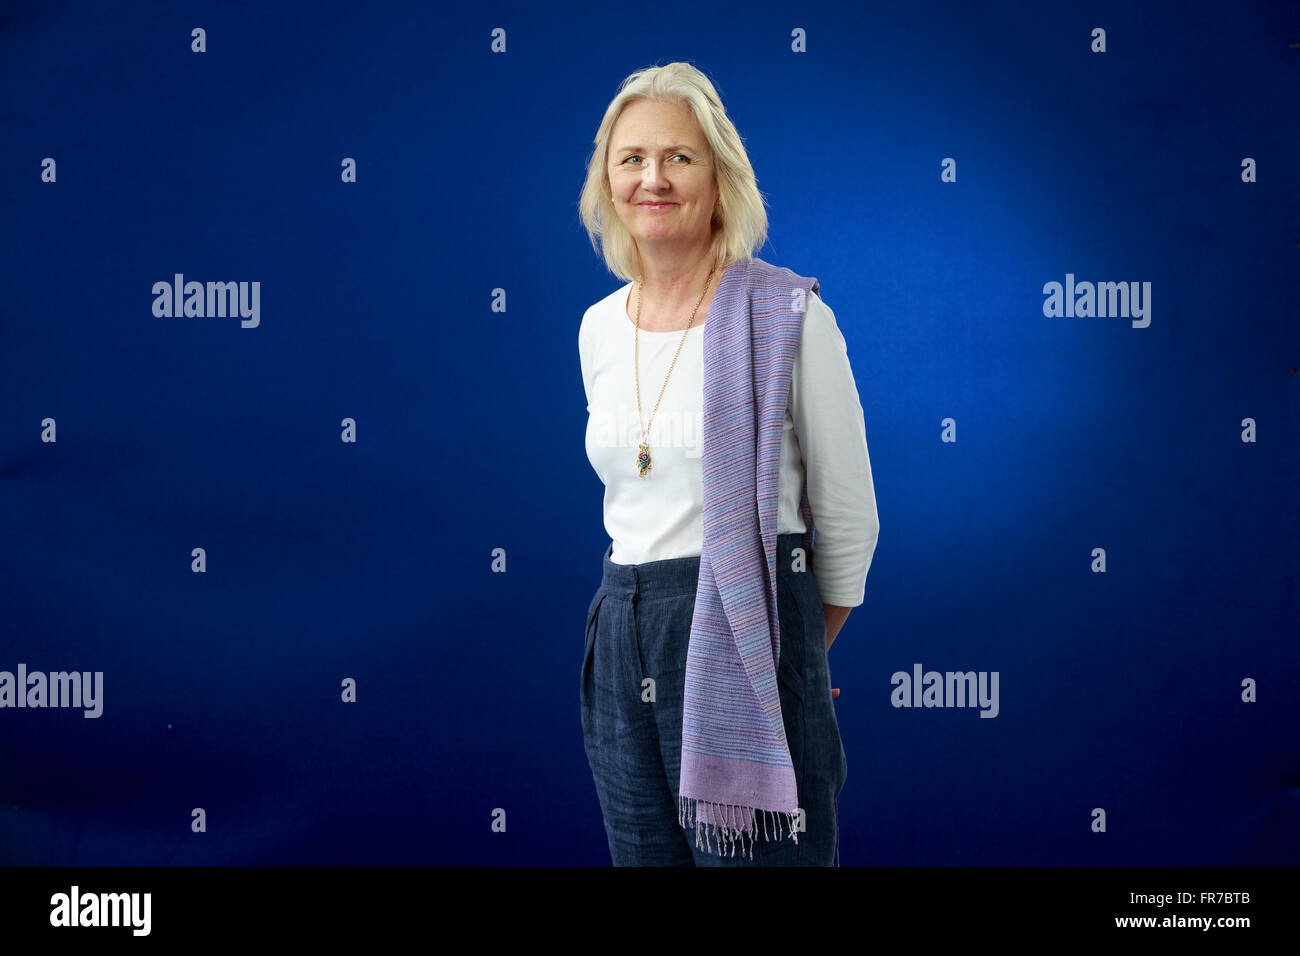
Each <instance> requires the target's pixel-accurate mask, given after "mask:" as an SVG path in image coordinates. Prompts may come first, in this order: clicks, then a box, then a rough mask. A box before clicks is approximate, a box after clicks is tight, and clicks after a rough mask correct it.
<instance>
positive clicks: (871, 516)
mask: <svg viewBox="0 0 1300 956" xmlns="http://www.w3.org/2000/svg"><path fill="white" fill-rule="evenodd" d="M790 415H791V417H792V418H793V420H794V431H795V435H796V437H797V438H798V440H799V450H800V453H801V454H802V457H803V463H804V471H805V476H806V481H807V487H808V503H809V505H811V506H812V512H813V521H814V523H815V525H816V528H817V539H816V542H815V544H814V546H813V553H814V556H815V557H814V562H815V567H816V573H817V587H818V590H819V591H820V592H821V599H822V602H823V603H825V604H833V605H838V606H840V607H857V606H858V605H860V604H862V602H863V598H864V596H865V594H866V582H867V571H868V570H869V569H870V567H871V558H872V556H873V555H874V554H875V550H876V540H877V538H878V536H879V534H880V520H879V516H878V514H877V512H876V492H875V486H874V484H873V483H872V480H871V459H870V456H869V455H868V453H867V434H866V422H865V420H864V417H863V414H862V403H861V401H860V400H859V398H858V388H857V383H856V382H855V381H854V379H853V370H852V368H851V367H850V366H849V356H848V346H847V344H846V343H845V341H844V336H843V334H841V332H840V330H839V326H838V325H837V324H836V322H835V313H833V312H832V311H831V309H830V307H829V306H827V305H826V304H825V303H824V302H822V300H821V297H820V296H818V295H817V294H816V293H811V294H810V295H809V296H808V300H807V307H806V311H805V313H804V320H803V333H802V335H801V336H800V339H799V351H798V353H797V354H796V356H795V363H794V373H793V375H792V377H791V380H790Z"/></svg>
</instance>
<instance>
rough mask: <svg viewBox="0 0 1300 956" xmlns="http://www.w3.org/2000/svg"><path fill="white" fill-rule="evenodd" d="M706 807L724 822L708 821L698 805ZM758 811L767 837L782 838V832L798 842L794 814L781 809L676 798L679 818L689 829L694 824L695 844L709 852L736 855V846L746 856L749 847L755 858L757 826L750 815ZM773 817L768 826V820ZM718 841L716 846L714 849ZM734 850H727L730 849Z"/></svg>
mask: <svg viewBox="0 0 1300 956" xmlns="http://www.w3.org/2000/svg"><path fill="white" fill-rule="evenodd" d="M701 806H704V807H706V808H707V809H708V810H709V811H710V813H711V815H712V816H713V817H714V818H715V819H721V820H722V821H723V823H722V824H716V823H705V822H703V821H702V820H700V818H699V808H700V807H701ZM751 813H753V814H757V815H758V816H759V817H760V818H761V819H762V821H763V839H764V840H765V841H770V840H779V839H781V838H782V836H783V835H784V836H789V837H790V839H791V840H793V841H794V842H795V843H798V842H799V834H798V833H796V832H795V829H794V825H795V815H794V813H793V812H791V813H782V812H781V811H779V810H759V809H757V808H756V807H742V806H736V805H734V804H727V803H709V802H708V801H706V800H696V799H694V798H692V797H678V798H677V822H678V823H679V824H681V825H682V826H683V827H684V828H686V829H690V828H691V827H692V826H694V827H695V845H696V847H698V848H701V849H703V850H705V851H706V852H708V853H714V852H716V853H718V854H719V855H720V856H733V857H734V856H735V855H736V847H737V846H739V847H740V855H741V856H742V857H743V856H745V855H746V850H748V856H749V858H750V859H751V860H752V859H753V858H754V840H755V839H756V838H757V836H758V833H757V830H758V826H757V824H754V823H753V822H752V821H751V820H750V819H749V817H750V814H751ZM769 818H770V820H771V828H770V830H769V827H768V822H769ZM782 818H784V821H785V825H786V831H785V833H784V834H782V832H781V822H782ZM715 845H716V850H715V848H714V847H715ZM728 848H730V850H731V852H730V853H729V854H728V853H727V850H728Z"/></svg>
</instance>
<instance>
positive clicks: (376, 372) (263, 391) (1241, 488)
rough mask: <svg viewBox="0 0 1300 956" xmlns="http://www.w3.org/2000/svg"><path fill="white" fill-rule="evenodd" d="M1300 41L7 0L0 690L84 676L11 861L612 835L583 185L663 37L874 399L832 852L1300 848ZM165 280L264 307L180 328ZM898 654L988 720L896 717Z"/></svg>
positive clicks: (931, 857) (0, 750)
mask: <svg viewBox="0 0 1300 956" xmlns="http://www.w3.org/2000/svg"><path fill="white" fill-rule="evenodd" d="M195 30H201V31H202V33H201V35H198V37H197V39H196V35H195V33H194V31H195ZM494 31H504V32H503V33H499V32H494ZM1099 31H1101V32H1099ZM494 38H495V43H496V46H497V49H495V50H494ZM502 40H504V49H500V46H501V43H502ZM200 41H201V42H200ZM801 42H802V43H804V44H806V49H801V48H800V43H801ZM1298 44H1300V9H1298V7H1297V5H1296V4H1292V3H1276V4H1270V3H1263V2H1257V3H1226V2H1225V3H1221V4H1194V5H1188V4H1181V3H1172V2H1165V3H1149V4H1143V5H1141V6H1140V8H1139V6H1138V5H1134V4H1130V3H1120V2H1114V3H1092V4H1046V5H1042V4H1039V5H1031V4H1008V3H975V2H971V0H963V2H941V3H928V4H923V5H915V4H901V5H900V4H870V5H849V4H844V5H841V4H837V3H830V4H817V3H812V4H804V5H800V6H799V7H798V8H797V9H796V8H792V7H791V6H790V5H789V4H784V3H773V2H750V3H744V4H741V3H735V4H731V5H727V6H716V5H710V4H700V5H696V6H692V7H690V8H689V9H688V10H686V9H674V10H672V11H666V10H659V9H656V8H652V7H646V6H644V5H641V6H628V7H620V6H618V5H608V4H593V5H591V6H589V7H588V8H586V9H585V10H578V9H576V8H574V7H572V6H569V7H566V12H565V13H564V14H563V15H561V14H558V13H556V12H554V11H552V10H550V9H548V7H547V5H544V4H536V3H508V4H506V3H500V4H492V3H484V4H474V5H470V6H465V7H456V8H452V9H448V10H442V9H435V8H433V6H432V5H429V4H425V3H409V4H406V5H404V6H401V7H399V6H397V5H391V4H375V5H361V6H357V5H355V4H338V5H334V4H330V3H319V2H317V3H311V4H287V3H284V4H260V3H233V2H232V3H132V4H126V5H118V4H111V5H96V4H70V3H60V2H44V3H32V4H8V5H6V6H5V8H4V12H3V19H2V20H0V81H2V82H0V97H2V102H0V130H2V134H0V135H2V138H3V144H4V148H3V150H0V163H2V164H3V166H2V168H0V190H2V191H3V221H4V229H3V242H4V248H3V259H4V263H5V267H6V268H5V273H6V281H5V283H4V285H5V292H6V294H5V297H4V302H3V307H2V309H0V323H2V324H0V335H2V340H0V389H2V393H3V397H4V405H3V409H2V411H0V428H2V429H3V431H2V434H0V480H2V483H0V531H2V532H3V537H2V539H0V540H3V551H2V552H0V561H2V564H0V574H2V577H0V602H2V603H0V671H4V672H7V673H9V674H11V675H13V676H12V678H11V683H10V685H9V686H10V689H11V690H12V691H15V694H16V693H17V692H18V691H20V690H27V692H28V693H30V692H31V691H30V686H31V685H26V686H25V687H23V688H18V687H16V684H17V679H18V678H17V674H18V668H19V666H20V665H21V666H22V667H23V668H25V670H26V671H27V672H28V673H29V674H30V673H31V672H42V673H51V672H56V671H77V672H89V673H92V674H93V673H95V672H99V673H102V684H101V685H100V687H101V690H102V693H101V696H100V698H99V701H98V706H99V707H100V708H101V713H100V716H98V717H96V718H91V719H87V718H86V717H84V716H83V713H84V711H85V708H84V706H83V707H82V708H81V709H78V708H74V707H64V708H54V707H39V708H38V707H32V708H27V707H24V708H17V707H3V708H0V861H3V862H5V863H11V864H70V865H82V864H86V865H89V864H156V863H163V864H177V865H190V864H213V863H215V864H243V863H255V864H268V863H275V864H280V863H301V864H332V863H349V864H351V863H358V864H360V863H365V864H398V863H401V864H420V863H444V864H479V863H486V864H534V863H540V864H606V863H608V861H609V856H608V850H607V848H606V844H605V836H604V832H603V829H602V826H601V821H600V811H599V805H598V803H597V800H596V794H595V789H594V786H593V783H592V780H591V775H590V770H589V768H588V765H587V762H586V757H585V754H584V751H583V744H582V734H581V727H580V723H579V715H578V677H579V668H580V665H581V656H582V646H583V637H584V635H583V618H584V612H585V610H586V608H587V605H588V602H589V600H590V598H591V595H592V593H593V592H594V590H595V589H596V586H597V585H598V583H599V578H600V558H601V554H602V552H603V550H604V547H605V545H606V544H607V543H608V539H607V538H606V536H605V533H604V529H603V525H602V520H601V494H602V486H601V484H600V482H599V480H598V479H597V478H596V476H595V474H594V472H593V471H592V469H591V467H590V464H589V463H588V461H587V459H586V455H585V451H584V446H583V435H584V430H585V427H586V420H585V407H584V404H585V403H584V396H583V389H582V380H581V376H580V372H579V364H578V353H577V331H578V326H579V322H580V320H581V318H582V314H583V311H584V310H585V309H586V308H587V306H589V305H590V304H592V303H593V302H595V301H597V300H598V299H600V298H603V297H604V296H605V295H607V294H608V293H609V292H611V291H613V289H614V288H616V287H617V286H618V285H621V284H622V283H621V280H618V279H615V278H614V277H612V276H611V275H610V274H609V273H608V272H607V271H606V270H605V268H604V265H603V262H602V261H600V259H599V258H598V257H597V256H595V255H594V254H593V252H592V249H591V247H590V244H589V242H588V240H587V237H586V235H585V233H584V232H583V231H582V229H581V227H580V224H579V222H578V217H577V196H578V191H579V188H580V186H581V183H582V177H583V171H584V164H585V162H586V160H587V158H588V156H589V154H590V152H591V147H592V144H591V139H592V136H593V134H594V133H595V130H596V127H597V125H598V123H599V121H600V117H601V115H602V113H603V111H604V109H605V107H606V105H607V103H608V102H609V100H610V99H611V98H612V97H613V95H614V93H615V92H616V89H617V86H618V84H619V82H620V81H621V80H622V79H623V78H624V77H625V76H626V75H627V74H628V73H631V72H632V71H634V70H636V69H639V68H641V67H644V66H648V65H651V64H654V63H666V62H669V61H671V60H688V61H690V62H693V63H694V64H696V65H697V66H699V67H700V68H701V69H703V70H704V71H705V72H706V73H707V74H708V75H709V76H710V77H711V78H712V79H713V80H714V82H715V84H716V86H717V88H718V90H719V93H720V94H721V96H722V98H723V102H724V103H725V104H726V106H727V108H728V111H729V112H730V114H731V116H732V117H733V119H734V120H735V122H736V124H737V126H738V128H739V129H740V131H741V133H742V135H743V136H744V137H745V140H746V145H747V148H748V150H749V152H750V157H751V160H752V162H753V165H754V168H755V170H756V172H757V174H758V177H759V187H760V188H761V189H762V190H763V191H764V193H765V195H766V196H767V198H768V201H769V204H770V215H771V232H770V236H769V243H768V244H767V245H766V246H765V247H764V248H763V249H762V250H760V251H759V252H758V255H759V256H760V257H761V258H763V259H766V260H767V261H769V262H772V263H774V264H777V265H783V266H787V267H789V268H791V269H794V270H795V271H797V272H799V273H800V274H803V275H809V276H815V277H817V278H818V280H819V281H820V282H821V287H822V292H823V296H824V298H825V301H826V302H827V303H828V304H829V305H830V306H831V308H832V309H834V310H835V314H836V316H837V319H838V322H839V325H840V328H841V330H842V331H843V333H844V336H845V339H846V341H847V343H848V347H849V355H850V359H851V361H852V364H853V369H854V373H855V376H856V379H857V382H858V386H859V389H860V394H861V399H862V404H863V408H864V410H865V413H866V424H867V439H868V445H869V448H870V452H871V461H872V467H873V472H874V479H875V489H876V495H877V501H878V508H879V514H880V521H881V527H882V531H881V535H880V539H879V544H878V547H877V550H876V553H875V558H874V562H873V565H872V568H871V571H870V575H869V578H868V581H867V590H866V601H865V603H864V604H863V605H862V606H861V607H859V608H857V609H855V610H854V611H853V613H852V615H851V616H850V617H849V620H848V623H847V624H846V626H845V628H844V630H843V631H842V633H841V635H840V637H839V638H838V640H837V641H836V643H835V646H834V648H833V649H832V651H831V655H830V657H831V667H832V677H833V683H834V684H835V685H836V686H838V687H840V688H842V690H843V693H842V696H841V697H840V698H839V700H838V701H837V703H836V707H837V712H838V715H839V720H840V724H841V728H842V733H843V737H844V742H845V750H846V752H847V755H848V761H849V778H848V783H847V786H846V788H845V791H844V794H843V796H842V797H841V801H840V822H841V825H842V838H841V858H842V862H843V863H844V864H845V865H858V864H879V863H883V864H904V863H910V864H1104V863H1113V864H1170V865H1178V864H1229V863H1293V862H1295V861H1296V860H1297V858H1298V854H1300V744H1298V742H1297V726H1300V724H1298V720H1297V718H1300V703H1298V700H1300V696H1298V694H1297V691H1300V668H1298V667H1297V655H1296V621H1297V618H1298V614H1297V612H1298V611H1300V608H1298V607H1297V598H1296V595H1297V558H1296V541H1297V539H1298V532H1300V527H1297V524H1298V522H1297V509H1296V506H1295V500H1296V487H1297V486H1296V482H1297V477H1298V476H1300V468H1298V467H1297V466H1298V458H1297V416H1296V391H1297V388H1298V387H1300V375H1298V374H1297V369H1298V367H1300V350H1298V348H1297V345H1298V342H1297V334H1296V332H1297V325H1296V319H1297V314H1298V309H1297V306H1298V304H1300V303H1298V300H1297V288H1298V286H1300V282H1298V281H1297V277H1298V276H1300V266H1298V262H1300V232H1298V231H1297V222H1298V217H1297V212H1300V203H1298V202H1297V196H1298V194H1300V186H1298V173H1297V161H1298V160H1300V149H1298V148H1297V147H1298V146H1300V123H1298V121H1297V115H1298V114H1297V111H1296V108H1295V104H1296V97H1297V86H1298V81H1300V46H1298ZM350 163H355V181H350V178H351V177H350V176H349V175H348V173H349V168H350ZM178 274H179V275H181V276H183V277H184V281H185V282H190V281H194V282H201V283H208V282H232V283H245V284H246V285H245V286H244V288H245V289H247V290H248V291H250V292H251V290H252V289H253V285H252V284H253V283H257V284H258V285H257V287H256V288H257V289H258V292H259V296H260V298H259V299H258V307H257V310H256V313H255V314H254V315H250V316H248V317H241V316H239V315H226V316H211V317H198V316H184V315H180V316H177V315H175V313H174V310H173V312H172V314H171V315H167V314H166V310H164V309H163V308H162V305H161V304H162V303H163V302H165V301H167V300H168V299H169V298H170V295H171V293H170V292H165V293H163V294H160V293H158V292H156V291H155V288H156V284H158V283H167V284H170V283H173V282H174V281H175V277H176V276H177V275H178ZM1053 282H1056V283H1060V284H1061V285H1062V286H1065V285H1066V284H1067V283H1073V284H1074V285H1075V286H1082V284H1083V283H1105V282H1116V283H1132V284H1133V285H1132V286H1131V288H1132V289H1133V290H1134V291H1136V292H1139V293H1140V300H1138V301H1140V304H1141V306H1142V308H1143V309H1144V310H1145V317H1144V318H1142V319H1139V318H1138V317H1137V316H1136V315H1127V314H1120V315H1104V316H1103V315H1092V316H1080V315H1078V314H1073V315H1049V314H1047V311H1050V310H1046V309H1045V303H1047V302H1048V299H1049V296H1048V294H1047V289H1046V288H1045V287H1046V286H1047V285H1048V284H1049V283H1053ZM1148 284H1149V285H1148ZM167 288H170V286H168V287H167ZM1076 291H1077V290H1076ZM1103 298H1104V296H1103ZM502 304H504V309H502V308H501V305H502ZM1133 304H1134V303H1131V304H1130V305H1131V306H1132V305H1133ZM250 305H251V303H250ZM494 305H495V306H496V307H495V308H494ZM250 311H251V310H250ZM158 312H163V313H164V314H161V315H160V314H157V313H158ZM196 549H201V552H199V551H196ZM495 549H504V555H505V559H506V571H505V572H504V573H500V572H494V570H493V555H494V551H495ZM1103 558H1104V570H1103V565H1102V560H1103ZM196 562H201V563H196ZM196 569H201V570H196ZM916 665H920V666H921V667H922V668H923V669H924V670H926V671H929V670H935V671H939V672H947V671H955V670H961V671H967V670H973V671H982V672H990V673H991V672H994V671H996V672H997V673H998V674H999V675H1000V679H999V688H1000V691H999V697H1000V701H999V709H998V714H997V716H996V718H993V719H981V718H980V717H979V713H978V711H977V710H975V709H971V708H965V709H963V708H948V707H921V708H903V707H896V706H894V701H893V694H894V685H893V683H892V680H891V678H892V675H894V674H895V673H897V672H906V673H908V674H910V673H911V672H912V670H913V668H914V666H916ZM2 679H3V678H0V680H2ZM349 680H351V681H355V688H356V691H355V696H356V699H355V702H345V701H344V699H343V694H344V687H343V684H344V682H345V681H349ZM13 699H14V700H16V696H15V697H14V698H13ZM27 699H28V698H24V700H25V701H26V700H27ZM84 703H85V702H84V701H83V705H84ZM196 809H199V810H201V811H202V814H201V816H196V815H195V811H196ZM498 809H500V810H504V812H505V821H506V827H505V831H504V832H494V828H493V820H494V811H497V810H498ZM1098 811H1103V813H1099V812H1098ZM496 818H497V819H500V814H496ZM196 819H201V820H202V821H203V824H204V829H201V831H200V832H195V827H196V824H195V820H196Z"/></svg>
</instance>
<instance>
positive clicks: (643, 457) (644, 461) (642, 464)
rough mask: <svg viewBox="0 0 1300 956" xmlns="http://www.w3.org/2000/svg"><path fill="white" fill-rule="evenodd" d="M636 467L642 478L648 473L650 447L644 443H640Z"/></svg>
mask: <svg viewBox="0 0 1300 956" xmlns="http://www.w3.org/2000/svg"><path fill="white" fill-rule="evenodd" d="M636 466H637V468H639V469H640V470H641V474H640V477H642V478H644V477H645V476H646V474H647V473H648V472H649V471H650V446H649V445H647V444H646V443H645V442H642V443H641V449H640V452H639V453H638V454H637V456H636Z"/></svg>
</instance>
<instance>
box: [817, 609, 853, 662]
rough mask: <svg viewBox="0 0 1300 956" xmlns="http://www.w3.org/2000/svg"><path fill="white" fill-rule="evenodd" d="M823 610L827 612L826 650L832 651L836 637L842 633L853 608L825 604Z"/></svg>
mask: <svg viewBox="0 0 1300 956" xmlns="http://www.w3.org/2000/svg"><path fill="white" fill-rule="evenodd" d="M822 609H823V610H824V611H825V612H826V650H828V651H829V650H830V649H831V645H832V644H834V643H835V635H836V634H838V633H839V632H840V628H842V627H843V626H844V622H845V621H846V620H847V619H848V616H849V611H852V610H853V608H851V607H840V606H838V605H836V604H823V605H822Z"/></svg>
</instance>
